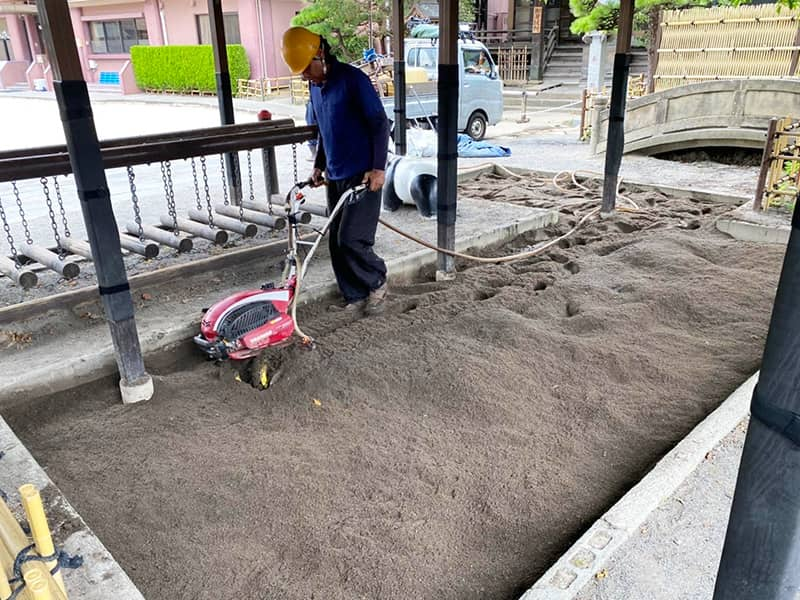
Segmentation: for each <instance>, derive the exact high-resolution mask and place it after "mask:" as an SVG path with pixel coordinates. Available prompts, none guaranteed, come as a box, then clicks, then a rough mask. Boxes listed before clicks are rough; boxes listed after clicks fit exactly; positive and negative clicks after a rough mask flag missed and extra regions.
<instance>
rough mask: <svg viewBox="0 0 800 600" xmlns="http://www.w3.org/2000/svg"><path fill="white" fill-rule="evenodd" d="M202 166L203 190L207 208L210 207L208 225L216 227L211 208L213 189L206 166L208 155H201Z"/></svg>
mask: <svg viewBox="0 0 800 600" xmlns="http://www.w3.org/2000/svg"><path fill="white" fill-rule="evenodd" d="M200 168H201V169H202V171H203V192H204V193H205V195H206V208H207V209H208V226H209V227H214V214H213V211H212V210H211V191H210V190H209V188H208V169H207V167H206V157H205V156H201V157H200Z"/></svg>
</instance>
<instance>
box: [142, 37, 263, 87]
mask: <svg viewBox="0 0 800 600" xmlns="http://www.w3.org/2000/svg"><path fill="white" fill-rule="evenodd" d="M131 60H132V61H133V73H134V75H135V77H136V85H138V86H139V87H140V88H141V89H143V90H171V91H176V92H191V91H199V92H212V93H213V92H215V91H216V89H217V80H216V68H215V67H214V53H213V50H212V48H211V46H208V45H205V46H133V47H132V48H131ZM228 70H229V72H230V75H231V90H232V91H233V93H234V94H235V93H236V80H237V79H249V78H250V63H248V62H247V54H246V53H245V51H244V47H243V46H241V45H239V44H231V45H229V46H228Z"/></svg>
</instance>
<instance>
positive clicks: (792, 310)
mask: <svg viewBox="0 0 800 600" xmlns="http://www.w3.org/2000/svg"><path fill="white" fill-rule="evenodd" d="M798 200H800V198H798ZM798 297H800V211H798V210H797V209H795V211H794V215H793V217H792V229H791V231H790V233H789V243H788V245H787V247H786V256H785V258H784V260H783V270H782V271H781V278H780V281H779V282H778V290H777V292H776V294H775V304H774V306H773V308H772V319H771V320H770V324H769V332H768V334H767V342H766V346H765V347H764V357H763V360H762V363H761V373H760V375H759V379H758V385H757V386H756V389H755V390H754V391H753V399H752V403H751V407H750V413H751V416H750V425H749V427H748V429H747V436H746V437H745V442H744V450H743V451H742V461H741V464H740V465H739V477H738V479H737V481H736V491H735V493H734V496H733V506H732V507H731V515H730V520H729V522H728V532H727V534H726V536H725V546H724V548H723V550H722V560H721V562H720V565H719V572H718V574H717V583H716V588H715V589H714V600H796V599H797V598H800V306H798V304H797V299H798Z"/></svg>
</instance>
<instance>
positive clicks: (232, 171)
mask: <svg viewBox="0 0 800 600" xmlns="http://www.w3.org/2000/svg"><path fill="white" fill-rule="evenodd" d="M208 20H209V23H210V25H211V47H212V48H213V49H214V65H215V66H216V69H217V100H218V102H219V119H220V123H221V124H222V125H233V124H234V119H233V93H232V92H231V74H230V71H229V69H228V49H227V48H228V47H227V44H226V43H225V24H224V20H223V16H222V0H208ZM225 170H226V174H227V177H228V189H230V193H231V200H232V201H233V203H234V204H238V203H240V202H241V201H242V178H241V175H240V172H239V156H238V155H237V154H235V153H232V152H231V153H228V154H226V155H225Z"/></svg>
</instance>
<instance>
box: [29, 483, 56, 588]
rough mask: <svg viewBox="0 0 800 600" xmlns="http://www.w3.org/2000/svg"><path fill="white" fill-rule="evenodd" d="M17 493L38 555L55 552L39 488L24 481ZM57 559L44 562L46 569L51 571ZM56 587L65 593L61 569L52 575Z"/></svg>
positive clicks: (49, 554) (48, 554)
mask: <svg viewBox="0 0 800 600" xmlns="http://www.w3.org/2000/svg"><path fill="white" fill-rule="evenodd" d="M19 495H20V498H21V499H22V506H23V507H24V508H25V514H26V515H27V517H28V524H29V525H30V526H31V537H33V542H34V543H35V544H36V551H37V552H38V553H39V556H51V555H52V554H54V553H55V551H56V550H55V547H54V546H53V538H52V537H51V536H50V526H49V525H48V524H47V517H46V516H45V514H44V506H43V505H42V496H41V495H40V494H39V490H37V489H36V487H35V486H34V485H32V484H30V483H26V484H25V485H23V486H20V488H19ZM57 562H58V561H55V560H50V561H48V562H46V563H45V564H46V565H47V570H48V571H52V570H53V568H54V567H55V566H56V564H57ZM53 579H54V580H55V582H56V584H58V587H60V588H61V591H62V592H64V593H66V591H67V590H66V588H65V587H64V578H63V577H62V575H61V571H57V572H56V573H55V575H53Z"/></svg>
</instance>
